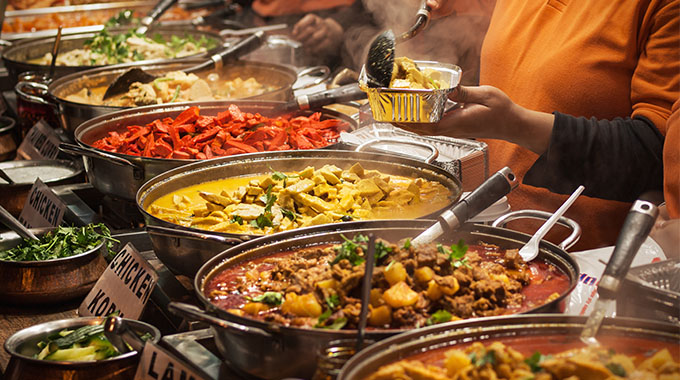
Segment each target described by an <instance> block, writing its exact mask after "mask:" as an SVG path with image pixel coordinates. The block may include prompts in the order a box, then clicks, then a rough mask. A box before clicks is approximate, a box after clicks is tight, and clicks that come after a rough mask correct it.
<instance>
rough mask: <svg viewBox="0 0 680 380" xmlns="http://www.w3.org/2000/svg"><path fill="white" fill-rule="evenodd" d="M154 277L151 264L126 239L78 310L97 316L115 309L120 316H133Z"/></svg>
mask: <svg viewBox="0 0 680 380" xmlns="http://www.w3.org/2000/svg"><path fill="white" fill-rule="evenodd" d="M157 281H158V274H157V273H156V272H155V271H154V269H153V267H152V266H151V265H150V264H149V263H148V262H147V261H146V260H145V259H144V258H143V257H142V255H140V254H139V251H137V249H136V248H135V247H134V245H132V243H128V244H127V245H125V247H123V249H122V250H121V251H120V252H119V253H118V254H117V255H116V257H114V258H113V260H111V263H109V265H108V267H106V270H105V271H104V273H103V274H102V276H101V277H99V280H97V283H96V284H95V285H94V287H93V288H92V290H90V292H89V293H88V294H87V296H86V297H85V300H83V303H82V304H80V307H79V308H78V314H79V315H81V316H95V317H101V316H105V315H108V314H110V313H113V312H114V311H119V312H120V314H119V316H120V317H125V318H130V319H137V318H139V316H140V315H142V311H143V310H144V305H146V302H147V301H148V300H149V297H150V296H151V292H152V291H153V288H154V287H155V286H156V282H157Z"/></svg>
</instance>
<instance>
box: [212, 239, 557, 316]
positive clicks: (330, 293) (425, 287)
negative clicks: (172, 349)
mask: <svg viewBox="0 0 680 380" xmlns="http://www.w3.org/2000/svg"><path fill="white" fill-rule="evenodd" d="M367 241H368V239H367V238H366V237H365V236H362V235H355V236H354V237H353V238H352V239H349V238H345V241H344V242H343V243H341V244H336V245H321V246H315V247H308V248H302V249H299V250H297V251H292V252H279V253H274V254H272V255H268V256H266V257H261V258H257V259H254V260H249V261H245V262H242V263H239V264H238V265H234V266H227V267H226V268H220V269H217V270H216V271H215V272H214V273H213V274H211V275H210V277H209V278H207V279H206V281H205V285H204V289H202V291H203V293H204V294H205V296H206V297H207V298H208V299H209V300H210V302H212V303H213V304H214V305H216V306H217V307H219V308H221V309H223V310H226V311H228V312H230V313H233V314H236V315H239V316H244V317H250V318H254V319H259V320H262V321H266V322H275V323H279V324H281V325H284V326H295V327H304V328H323V329H354V328H356V327H357V325H358V322H359V313H360V310H361V302H360V293H361V282H362V279H363V277H364V268H365V263H364V253H365V252H366V250H367ZM375 257H376V262H375V269H374V273H373V280H372V287H371V292H370V307H369V315H368V324H369V326H371V327H372V328H379V329H409V328H416V327H420V326H426V325H431V324H436V323H442V322H448V321H452V320H458V319H463V318H474V317H482V316H493V315H502V314H513V313H520V312H523V311H527V310H529V309H532V308H536V307H539V306H542V305H543V304H545V303H548V302H550V301H552V300H553V299H555V298H558V297H560V296H561V295H563V294H564V293H565V292H566V291H567V290H568V289H569V286H570V282H569V277H568V276H567V275H566V274H565V273H564V272H562V271H561V270H560V269H558V268H557V267H555V266H554V265H552V264H550V263H548V262H545V261H542V260H534V261H532V262H529V263H525V262H524V261H523V260H522V258H521V257H520V256H519V254H518V250H517V249H511V250H506V249H502V248H500V247H498V246H495V245H488V244H477V245H470V246H469V247H468V246H467V245H466V244H465V243H464V242H463V241H460V242H459V243H458V244H455V245H452V246H450V247H445V246H442V245H440V244H439V245H437V244H431V245H427V246H422V247H421V246H419V247H414V246H412V245H411V244H410V240H404V241H402V242H400V243H399V244H392V243H389V242H387V241H382V240H378V242H377V243H376V247H375Z"/></svg>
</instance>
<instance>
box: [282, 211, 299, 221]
mask: <svg viewBox="0 0 680 380" xmlns="http://www.w3.org/2000/svg"><path fill="white" fill-rule="evenodd" d="M281 214H283V216H285V217H286V218H288V219H290V220H292V221H295V219H297V214H296V213H294V212H292V211H290V210H288V209H285V208H281Z"/></svg>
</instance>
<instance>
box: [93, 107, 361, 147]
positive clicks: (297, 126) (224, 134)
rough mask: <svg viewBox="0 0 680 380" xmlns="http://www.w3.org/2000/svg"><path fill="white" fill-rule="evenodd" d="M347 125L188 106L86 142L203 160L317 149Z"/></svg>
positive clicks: (315, 116)
mask: <svg viewBox="0 0 680 380" xmlns="http://www.w3.org/2000/svg"><path fill="white" fill-rule="evenodd" d="M348 130H350V125H349V124H348V123H347V122H345V121H342V120H339V119H326V120H321V113H318V112H317V113H314V114H312V115H311V116H297V117H292V116H291V115H286V116H279V117H276V118H269V117H266V116H262V115H260V114H259V113H254V114H253V113H249V112H242V111H241V110H240V109H239V108H238V107H237V106H236V105H233V104H232V105H230V106H229V108H228V109H227V110H226V111H224V112H220V113H219V114H217V116H201V115H200V114H199V108H198V107H195V106H194V107H190V108H188V109H186V110H185V111H183V112H182V113H181V114H179V115H178V116H177V118H175V119H174V120H173V119H172V118H169V117H167V118H165V119H162V120H161V119H156V120H154V121H153V122H151V123H149V124H147V125H145V126H141V125H131V126H128V127H127V131H125V132H123V133H118V132H109V134H108V136H107V137H104V138H102V139H99V140H97V141H95V142H94V143H93V144H92V146H93V147H95V148H97V149H102V150H105V151H108V152H116V153H122V154H128V155H132V156H143V157H153V158H173V159H209V158H214V157H221V156H231V155H234V154H242V153H257V152H264V151H277V150H291V149H317V148H323V147H325V146H327V145H330V144H333V143H335V142H336V141H337V139H338V137H339V136H340V132H342V131H348Z"/></svg>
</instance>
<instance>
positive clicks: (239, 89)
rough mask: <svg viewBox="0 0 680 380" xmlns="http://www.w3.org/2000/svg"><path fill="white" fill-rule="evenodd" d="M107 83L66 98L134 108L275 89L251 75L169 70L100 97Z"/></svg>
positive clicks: (256, 93) (238, 96)
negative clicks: (106, 97)
mask: <svg viewBox="0 0 680 380" xmlns="http://www.w3.org/2000/svg"><path fill="white" fill-rule="evenodd" d="M107 88H108V85H105V86H98V87H94V88H89V87H86V88H83V89H81V90H80V91H78V92H76V93H74V94H71V95H68V96H66V98H65V99H66V100H68V101H71V102H75V103H83V104H93V105H105V106H118V107H135V106H145V105H151V104H163V103H173V102H188V101H200V100H222V99H242V98H249V97H251V96H257V95H260V94H263V93H265V92H270V91H273V90H275V89H276V88H275V87H274V86H268V85H264V84H262V83H260V82H258V81H257V79H255V78H252V77H250V78H247V79H245V80H243V79H242V78H235V79H232V80H227V79H222V78H220V75H219V74H218V73H210V74H208V75H202V76H201V77H199V76H197V75H195V74H186V73H184V72H182V71H173V72H169V73H167V74H165V75H164V76H163V77H160V78H157V79H155V80H154V81H153V82H151V83H140V82H135V83H133V84H132V85H130V89H129V91H127V92H125V93H123V94H120V95H116V96H113V97H111V98H109V99H106V100H103V97H104V93H105V92H106V89H107Z"/></svg>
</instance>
